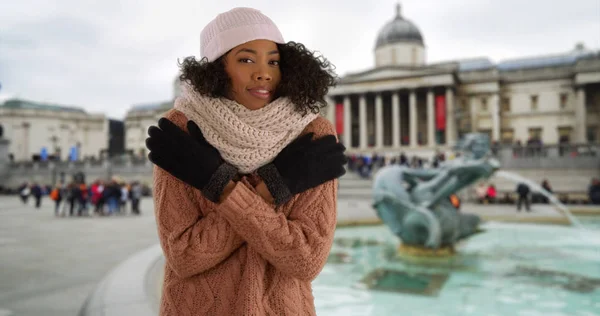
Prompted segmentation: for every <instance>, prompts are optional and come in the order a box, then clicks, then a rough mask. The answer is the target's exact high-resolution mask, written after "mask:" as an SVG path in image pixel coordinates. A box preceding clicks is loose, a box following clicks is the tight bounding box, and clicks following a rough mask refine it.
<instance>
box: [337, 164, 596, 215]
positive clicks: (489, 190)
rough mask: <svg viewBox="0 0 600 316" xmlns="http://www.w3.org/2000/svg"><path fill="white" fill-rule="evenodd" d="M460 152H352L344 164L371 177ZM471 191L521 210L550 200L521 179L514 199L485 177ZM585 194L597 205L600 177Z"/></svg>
mask: <svg viewBox="0 0 600 316" xmlns="http://www.w3.org/2000/svg"><path fill="white" fill-rule="evenodd" d="M459 155H460V153H456V154H454V153H453V154H451V155H449V156H448V158H446V154H444V153H443V152H436V153H435V154H434V156H433V157H431V158H423V157H419V156H416V155H415V156H412V157H410V158H409V157H408V156H407V155H406V154H405V153H404V152H401V153H400V154H399V155H398V156H386V155H380V154H377V153H372V154H352V155H349V156H348V157H347V158H348V166H347V168H348V171H350V172H355V173H356V174H358V175H360V176H361V177H363V178H365V179H368V178H371V177H372V175H373V174H375V173H376V172H377V170H378V169H380V168H382V167H384V166H387V165H392V164H399V165H404V166H407V167H410V168H417V169H420V168H438V167H439V166H440V165H441V164H442V163H443V162H444V161H446V160H447V159H448V160H451V159H454V158H455V157H458V156H459ZM540 186H541V187H542V188H543V189H544V190H545V191H547V192H548V193H550V194H554V190H553V189H552V186H551V185H550V182H549V181H548V180H547V179H544V180H543V181H542V182H541V184H540ZM473 191H474V193H475V198H476V200H477V202H479V203H486V204H495V203H501V204H516V205H517V210H520V209H521V208H522V206H524V207H525V209H526V210H529V209H530V205H531V204H532V203H545V204H547V203H549V199H548V198H547V197H546V196H545V195H543V194H541V193H539V192H532V190H531V189H530V188H529V186H527V185H526V184H524V183H521V184H519V185H518V186H517V189H515V191H514V192H515V193H516V199H514V198H513V197H512V194H510V193H509V192H498V189H497V188H496V186H495V185H494V184H493V183H486V182H484V181H482V182H480V183H478V184H477V185H475V186H474V188H473ZM500 195H501V196H500ZM587 195H588V199H587V200H588V202H589V203H590V204H595V205H600V180H599V179H592V181H591V184H590V186H589V188H588V194H587Z"/></svg>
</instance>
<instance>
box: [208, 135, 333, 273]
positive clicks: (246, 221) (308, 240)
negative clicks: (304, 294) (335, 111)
mask: <svg viewBox="0 0 600 316" xmlns="http://www.w3.org/2000/svg"><path fill="white" fill-rule="evenodd" d="M326 131H327V129H326ZM331 133H333V127H331ZM315 134H316V136H320V135H319V134H323V131H318V130H317V131H315ZM337 182H338V180H337V179H336V180H331V181H328V182H326V183H323V184H321V185H320V186H318V187H315V188H313V189H309V190H307V191H305V192H303V193H300V194H297V195H296V196H295V197H294V198H293V199H292V200H290V201H289V202H288V203H286V204H284V205H283V206H281V208H285V209H287V208H290V209H291V211H290V212H289V215H288V216H286V214H285V213H284V212H281V211H280V210H281V209H280V208H277V209H275V206H274V205H272V204H269V203H268V202H266V201H265V200H263V199H262V197H260V196H259V195H257V194H256V193H255V192H253V191H252V190H251V189H250V188H248V187H247V186H245V185H243V184H242V183H238V184H237V185H236V186H235V188H234V189H233V191H232V192H231V194H230V195H229V196H228V197H227V199H226V200H225V201H223V203H221V204H220V205H219V208H218V209H217V211H218V212H220V213H221V214H223V215H224V216H225V218H226V219H227V220H228V221H229V223H230V224H231V226H232V227H233V229H234V230H235V231H236V232H237V233H238V234H239V235H240V236H241V237H242V238H243V239H244V240H246V242H248V245H249V246H251V247H252V248H253V249H255V250H256V251H258V252H259V253H260V254H261V255H262V256H263V257H264V258H265V259H266V260H267V261H269V263H271V264H272V265H273V266H275V267H276V268H277V269H279V270H280V271H282V272H284V273H286V274H289V275H291V276H294V277H296V278H298V279H300V280H306V281H311V280H313V279H314V278H316V276H317V275H318V274H319V273H320V272H321V270H322V269H323V266H324V265H325V263H326V261H327V257H328V256H329V251H330V249H331V245H332V243H333V235H334V232H335V226H336V206H337Z"/></svg>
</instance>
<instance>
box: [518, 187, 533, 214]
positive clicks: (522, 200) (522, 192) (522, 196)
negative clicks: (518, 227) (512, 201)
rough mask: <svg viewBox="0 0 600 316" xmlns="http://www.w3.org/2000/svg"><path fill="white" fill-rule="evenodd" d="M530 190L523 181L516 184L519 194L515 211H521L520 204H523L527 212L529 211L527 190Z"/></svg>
mask: <svg viewBox="0 0 600 316" xmlns="http://www.w3.org/2000/svg"><path fill="white" fill-rule="evenodd" d="M530 191H531V190H530V189H529V186H528V185H527V184H525V183H519V184H518V185H517V195H518V196H519V199H518V200H517V212H520V211H521V205H522V204H525V210H526V211H527V212H530V211H531V209H530V207H529V192H530Z"/></svg>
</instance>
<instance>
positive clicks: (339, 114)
mask: <svg viewBox="0 0 600 316" xmlns="http://www.w3.org/2000/svg"><path fill="white" fill-rule="evenodd" d="M335 130H336V132H337V133H338V135H342V134H344V104H343V103H338V104H336V105H335Z"/></svg>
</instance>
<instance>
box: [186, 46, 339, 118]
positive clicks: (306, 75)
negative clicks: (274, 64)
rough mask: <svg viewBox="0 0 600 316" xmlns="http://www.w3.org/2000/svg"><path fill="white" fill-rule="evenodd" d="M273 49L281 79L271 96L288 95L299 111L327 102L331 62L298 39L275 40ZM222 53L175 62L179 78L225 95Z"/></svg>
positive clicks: (331, 83) (226, 83)
mask: <svg viewBox="0 0 600 316" xmlns="http://www.w3.org/2000/svg"><path fill="white" fill-rule="evenodd" d="M277 49H278V50H279V55H280V57H281V59H280V62H279V68H280V69H281V82H280V83H279V86H277V90H276V95H275V97H289V98H290V100H291V101H292V103H294V104H295V105H296V109H297V110H298V111H300V112H302V113H303V114H306V113H307V112H308V111H311V112H313V113H319V112H320V108H323V107H325V106H326V105H327V102H326V101H325V96H326V95H327V91H328V90H329V87H332V86H335V83H336V80H337V75H336V74H335V66H333V64H331V63H330V62H329V61H328V60H327V59H325V58H324V57H323V56H320V55H317V54H316V53H314V52H311V51H310V50H308V49H307V48H306V47H305V46H304V45H303V44H300V43H295V42H288V43H286V44H277ZM225 55H227V53H226V54H223V56H221V57H219V58H218V59H217V60H215V61H213V62H208V60H207V59H206V58H203V59H202V60H197V59H196V58H194V56H190V57H186V58H185V59H184V60H183V62H180V63H179V68H180V69H181V75H180V76H179V79H180V80H181V81H182V82H184V81H185V82H188V83H189V84H191V85H192V86H193V87H194V89H195V90H196V91H198V92H199V93H200V94H202V95H205V96H209V97H213V98H218V97H226V96H227V94H228V92H229V89H230V86H231V80H230V78H229V76H228V75H227V72H226V71H225V58H224V56H225Z"/></svg>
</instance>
